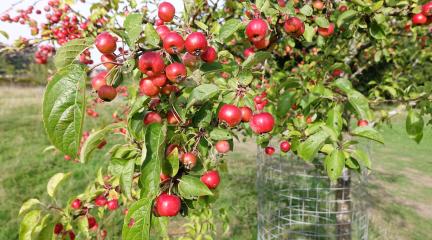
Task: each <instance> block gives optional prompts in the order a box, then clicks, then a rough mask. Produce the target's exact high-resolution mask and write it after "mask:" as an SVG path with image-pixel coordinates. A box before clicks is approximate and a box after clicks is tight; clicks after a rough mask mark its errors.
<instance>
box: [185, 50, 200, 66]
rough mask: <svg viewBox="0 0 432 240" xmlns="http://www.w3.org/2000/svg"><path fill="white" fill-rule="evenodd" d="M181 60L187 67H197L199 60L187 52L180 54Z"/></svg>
mask: <svg viewBox="0 0 432 240" xmlns="http://www.w3.org/2000/svg"><path fill="white" fill-rule="evenodd" d="M182 62H183V64H184V65H186V66H188V67H197V65H198V62H199V57H197V56H194V55H192V54H190V53H188V52H187V53H185V54H184V55H183V56H182Z"/></svg>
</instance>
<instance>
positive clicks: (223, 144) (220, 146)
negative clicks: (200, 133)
mask: <svg viewBox="0 0 432 240" xmlns="http://www.w3.org/2000/svg"><path fill="white" fill-rule="evenodd" d="M215 148H216V151H217V152H218V153H227V152H229V151H230V148H231V147H230V144H229V142H228V141H226V140H220V141H218V142H217V143H216V145H215Z"/></svg>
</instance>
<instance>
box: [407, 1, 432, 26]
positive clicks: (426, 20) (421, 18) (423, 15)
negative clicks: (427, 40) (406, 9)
mask: <svg viewBox="0 0 432 240" xmlns="http://www.w3.org/2000/svg"><path fill="white" fill-rule="evenodd" d="M421 10H422V11H421V12H420V13H417V14H414V15H413V16H412V19H411V21H412V23H413V24H414V25H426V24H430V23H432V1H431V2H428V3H426V4H424V5H423V6H422V8H421Z"/></svg>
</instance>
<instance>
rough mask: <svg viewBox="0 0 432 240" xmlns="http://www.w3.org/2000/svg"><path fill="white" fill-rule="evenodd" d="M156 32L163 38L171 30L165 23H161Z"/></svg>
mask: <svg viewBox="0 0 432 240" xmlns="http://www.w3.org/2000/svg"><path fill="white" fill-rule="evenodd" d="M156 32H157V33H158V35H159V37H160V39H162V40H163V39H164V38H165V36H166V35H167V34H168V33H170V32H171V30H170V29H169V28H168V27H167V26H165V25H160V26H157V27H156Z"/></svg>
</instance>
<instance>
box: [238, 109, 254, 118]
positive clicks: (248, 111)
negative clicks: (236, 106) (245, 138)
mask: <svg viewBox="0 0 432 240" xmlns="http://www.w3.org/2000/svg"><path fill="white" fill-rule="evenodd" d="M240 112H241V118H242V119H241V120H242V122H249V121H250V119H251V118H252V115H253V113H252V109H250V108H249V107H240Z"/></svg>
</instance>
